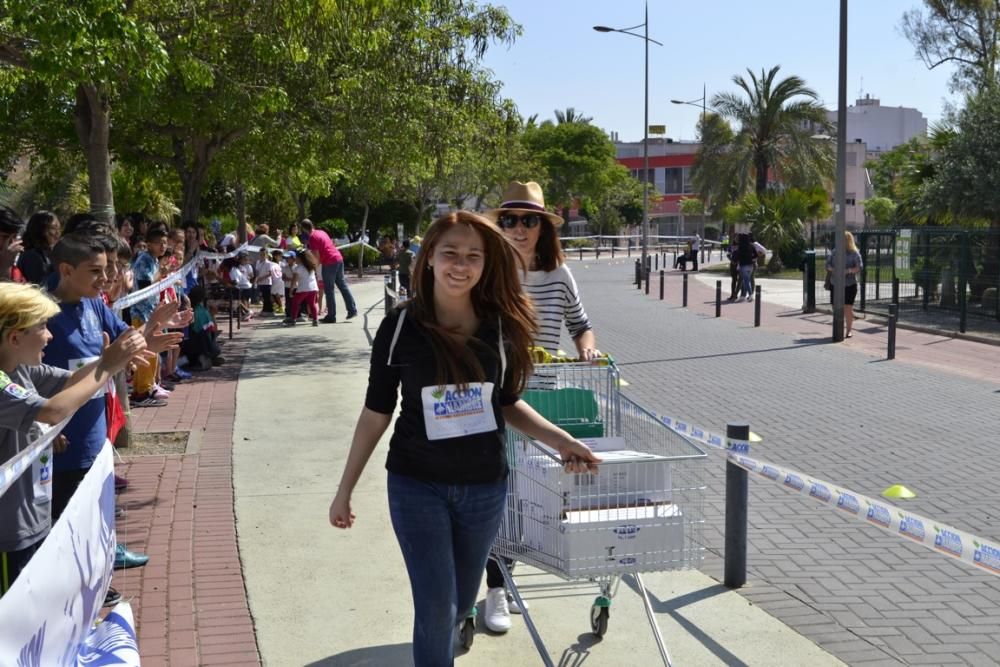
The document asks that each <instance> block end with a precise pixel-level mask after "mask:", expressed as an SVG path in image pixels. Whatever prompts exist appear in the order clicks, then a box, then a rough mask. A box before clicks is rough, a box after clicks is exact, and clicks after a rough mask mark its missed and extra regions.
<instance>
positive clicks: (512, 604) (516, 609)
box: [507, 593, 531, 614]
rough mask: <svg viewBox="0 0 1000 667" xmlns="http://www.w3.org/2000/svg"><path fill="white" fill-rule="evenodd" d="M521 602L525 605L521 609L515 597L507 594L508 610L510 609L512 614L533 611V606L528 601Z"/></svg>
mask: <svg viewBox="0 0 1000 667" xmlns="http://www.w3.org/2000/svg"><path fill="white" fill-rule="evenodd" d="M521 602H523V603H524V606H523V607H521V606H520V605H518V604H517V600H515V599H514V596H513V595H511V594H510V593H507V608H508V609H510V613H512V614H520V613H523V612H522V611H521V610H522V609H531V605H530V604H528V601H527V600H525V599H524V598H521Z"/></svg>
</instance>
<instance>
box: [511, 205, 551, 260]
mask: <svg viewBox="0 0 1000 667" xmlns="http://www.w3.org/2000/svg"><path fill="white" fill-rule="evenodd" d="M510 215H511V219H513V218H514V217H519V216H520V215H521V214H520V213H517V212H515V213H512V214H510ZM525 215H528V216H530V215H531V214H530V213H527V214H525ZM534 217H535V218H538V219H539V221H540V224H535V225H534V226H533V227H532V228H531V229H528V228H527V227H526V226H525V223H524V220H523V219H521V220H519V221H518V222H517V224H516V225H515V226H514V227H510V228H508V227H506V226H504V225H501V226H500V229H501V230H502V231H503V234H504V236H506V237H507V240H508V241H510V242H511V244H512V245H513V246H514V247H515V248H516V249H517V252H518V254H520V255H521V257H522V259H524V263H525V264H526V265H527V266H528V267H529V268H530V267H531V265H532V263H533V261H534V258H535V255H536V254H537V248H538V239H539V237H540V236H541V234H542V225H544V224H546V223H545V222H544V221H542V219H541V216H538V215H535V216H534Z"/></svg>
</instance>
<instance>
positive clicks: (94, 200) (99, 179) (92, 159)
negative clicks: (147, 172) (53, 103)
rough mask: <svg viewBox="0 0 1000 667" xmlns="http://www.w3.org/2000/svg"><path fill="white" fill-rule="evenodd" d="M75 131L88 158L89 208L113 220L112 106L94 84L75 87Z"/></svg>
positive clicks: (95, 213)
mask: <svg viewBox="0 0 1000 667" xmlns="http://www.w3.org/2000/svg"><path fill="white" fill-rule="evenodd" d="M74 116H75V124H76V135H77V138H78V139H79V140H80V145H81V147H82V148H83V153H84V155H85V156H86V158H87V191H88V194H89V195H90V210H91V212H92V213H93V214H94V215H95V216H97V217H98V218H100V219H101V220H106V221H108V222H114V217H115V198H114V192H113V189H112V185H111V153H110V152H109V151H108V139H109V138H110V135H111V106H110V105H109V104H108V99H107V96H106V95H105V94H104V92H103V91H102V90H101V88H100V87H98V86H97V85H95V84H92V83H81V84H80V85H78V86H77V87H76V108H75V112H74Z"/></svg>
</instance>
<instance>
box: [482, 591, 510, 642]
mask: <svg viewBox="0 0 1000 667" xmlns="http://www.w3.org/2000/svg"><path fill="white" fill-rule="evenodd" d="M485 621H486V627H487V628H489V629H490V630H492V631H493V632H507V631H508V630H510V609H509V608H508V606H507V591H505V590H504V589H503V587H498V588H491V589H489V590H488V591H486V614H485Z"/></svg>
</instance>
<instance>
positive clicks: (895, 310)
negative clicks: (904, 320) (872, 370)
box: [886, 305, 899, 360]
mask: <svg viewBox="0 0 1000 667" xmlns="http://www.w3.org/2000/svg"><path fill="white" fill-rule="evenodd" d="M898 317H899V306H896V305H890V306H889V349H888V354H886V359H889V360H892V359H895V358H896V319H897V318H898Z"/></svg>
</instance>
